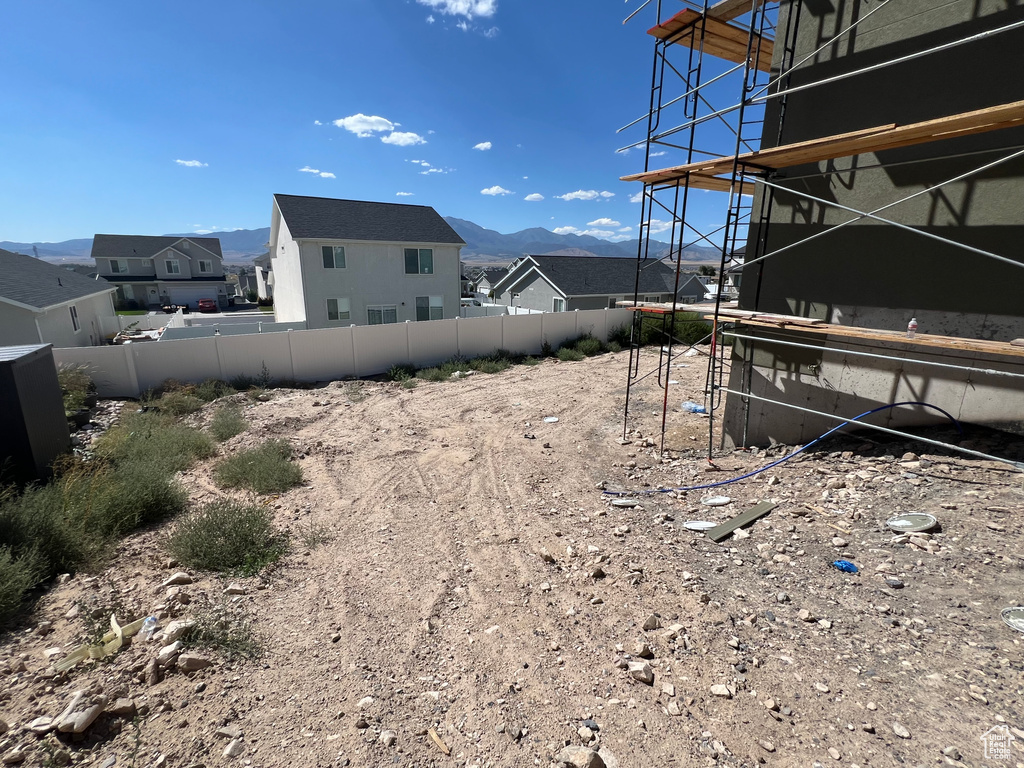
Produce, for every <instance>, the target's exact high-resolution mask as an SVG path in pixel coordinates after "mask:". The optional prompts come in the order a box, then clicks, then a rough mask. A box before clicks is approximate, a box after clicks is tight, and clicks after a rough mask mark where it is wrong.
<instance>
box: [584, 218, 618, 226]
mask: <svg viewBox="0 0 1024 768" xmlns="http://www.w3.org/2000/svg"><path fill="white" fill-rule="evenodd" d="M587 226H588V227H621V226H622V222H621V221H612V220H611V219H609V218H607V217H605V218H601V219H594V220H593V221H588V222H587Z"/></svg>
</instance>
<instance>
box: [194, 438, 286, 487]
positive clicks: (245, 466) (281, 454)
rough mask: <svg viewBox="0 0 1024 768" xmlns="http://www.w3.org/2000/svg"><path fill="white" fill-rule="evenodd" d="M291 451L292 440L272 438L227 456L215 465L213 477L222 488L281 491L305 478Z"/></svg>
mask: <svg viewBox="0 0 1024 768" xmlns="http://www.w3.org/2000/svg"><path fill="white" fill-rule="evenodd" d="M291 455H292V449H291V446H289V445H288V443H286V442H285V441H284V440H271V441H269V442H266V443H264V444H263V445H261V446H259V447H258V448H252V449H250V450H247V451H241V452H239V453H236V454H235V455H234V456H231V457H229V458H227V459H224V460H223V461H221V462H220V463H219V464H218V465H217V466H216V468H215V469H214V472H213V477H214V480H215V481H216V482H217V485H219V486H220V487H221V488H246V489H248V490H250V491H253V492H254V493H280V492H282V491H287V490H288V489H289V488H291V487H293V486H296V485H298V484H299V483H301V482H302V467H300V466H299V465H298V464H293V463H292V462H291V461H289V459H290V458H291Z"/></svg>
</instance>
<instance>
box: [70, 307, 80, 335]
mask: <svg viewBox="0 0 1024 768" xmlns="http://www.w3.org/2000/svg"><path fill="white" fill-rule="evenodd" d="M68 309H69V310H71V327H72V328H74V329H75V332H76V333H77V332H78V331H80V330H81V328H82V327H81V326H80V325H79V324H78V309H76V308H75V305H74V304H72V305H71V306H70V307H68Z"/></svg>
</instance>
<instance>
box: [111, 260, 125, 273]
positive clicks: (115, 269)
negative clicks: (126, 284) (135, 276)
mask: <svg viewBox="0 0 1024 768" xmlns="http://www.w3.org/2000/svg"><path fill="white" fill-rule="evenodd" d="M110 271H111V272H112V273H113V274H115V275H123V274H124V273H125V272H127V271H128V260H127V259H111V260H110Z"/></svg>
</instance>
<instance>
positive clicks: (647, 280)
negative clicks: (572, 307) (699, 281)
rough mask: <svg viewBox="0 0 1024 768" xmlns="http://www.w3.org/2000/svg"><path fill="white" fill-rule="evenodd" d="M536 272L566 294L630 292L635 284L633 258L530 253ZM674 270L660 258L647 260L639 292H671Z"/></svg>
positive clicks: (634, 262) (673, 287)
mask: <svg viewBox="0 0 1024 768" xmlns="http://www.w3.org/2000/svg"><path fill="white" fill-rule="evenodd" d="M530 258H531V259H533V260H534V261H536V262H537V264H538V267H539V269H540V271H541V272H542V273H543V274H544V276H545V277H547V278H548V280H550V281H551V282H552V283H553V284H554V285H555V286H557V287H558V289H559V290H561V291H562V292H563V293H564V294H565V295H566V296H587V295H593V294H597V295H601V294H605V295H607V294H617V293H621V294H631V293H633V288H634V286H635V285H636V259H623V258H615V257H610V256H530ZM674 289H675V272H674V270H672V269H671V268H669V267H667V266H665V265H664V264H662V263H661V262H660V261H653V260H652V261H648V262H647V263H646V264H644V267H643V269H642V271H641V272H640V293H672V292H673V290H674Z"/></svg>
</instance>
